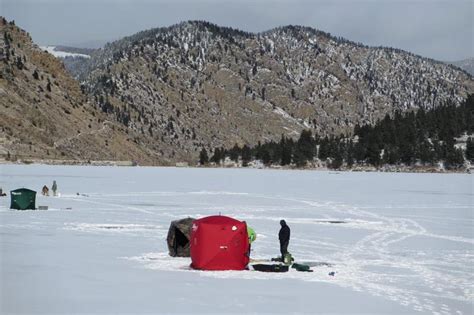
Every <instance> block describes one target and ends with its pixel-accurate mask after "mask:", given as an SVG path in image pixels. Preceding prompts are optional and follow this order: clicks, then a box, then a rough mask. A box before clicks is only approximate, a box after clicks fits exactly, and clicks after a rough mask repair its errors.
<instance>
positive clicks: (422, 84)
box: [76, 22, 474, 160]
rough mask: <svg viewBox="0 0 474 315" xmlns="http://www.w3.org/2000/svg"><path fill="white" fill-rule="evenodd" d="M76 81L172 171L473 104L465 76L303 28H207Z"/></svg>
mask: <svg viewBox="0 0 474 315" xmlns="http://www.w3.org/2000/svg"><path fill="white" fill-rule="evenodd" d="M76 75H77V77H78V78H79V79H80V81H81V82H82V84H83V88H84V89H85V90H86V91H87V92H88V93H89V94H90V95H92V98H93V101H94V102H95V103H96V104H97V106H98V107H99V108H101V109H102V111H104V112H106V113H108V114H109V115H111V116H113V117H115V119H116V120H117V121H120V122H121V123H122V124H123V126H124V127H126V128H128V129H129V130H134V131H136V132H139V133H141V137H142V138H144V139H147V141H148V142H149V143H150V144H151V149H152V150H154V151H158V152H160V154H162V155H163V156H164V157H166V158H169V159H178V160H180V159H188V158H191V160H195V158H196V156H197V152H198V151H199V150H200V148H201V147H218V146H231V145H233V144H234V143H236V142H237V143H240V144H243V143H248V144H255V143H256V142H257V141H267V140H270V139H278V138H279V137H280V136H281V134H285V135H287V136H296V135H297V134H299V132H300V131H301V130H302V129H312V130H313V131H315V132H318V133H319V134H323V135H324V134H335V133H339V132H346V133H349V132H351V130H352V128H353V127H354V125H355V124H357V123H366V122H370V123H373V122H375V121H376V120H377V119H380V118H382V117H383V116H385V115H386V114H387V113H393V112H394V111H395V110H402V111H405V110H415V109H417V108H431V107H436V106H439V105H441V104H443V103H445V102H447V101H448V100H450V101H454V102H459V101H461V100H462V99H463V98H464V97H466V95H467V94H468V93H472V92H474V81H473V79H472V77H471V76H469V75H468V74H466V73H465V72H462V71H459V70H458V69H456V68H454V67H451V66H449V65H446V64H443V63H441V62H437V61H434V60H430V59H427V58H422V57H420V56H415V55H413V54H410V53H408V52H404V51H401V50H397V49H391V48H374V47H366V46H363V45H361V44H356V43H353V42H350V41H347V40H344V39H339V38H335V37H332V36H330V35H329V34H326V33H323V32H320V31H316V30H314V29H311V28H305V27H296V26H288V27H282V28H277V29H274V30H271V31H268V32H265V33H261V34H250V33H245V32H241V31H238V30H233V29H230V28H223V27H218V26H216V25H213V24H210V23H207V22H185V23H181V24H178V25H174V26H171V27H168V28H159V29H152V30H149V31H144V32H140V33H138V34H136V35H133V36H131V37H127V38H124V39H122V40H119V41H117V42H114V43H112V44H108V45H107V46H106V47H105V48H104V49H102V50H99V51H96V52H95V53H94V54H93V55H92V58H90V59H89V61H88V63H87V65H86V67H82V68H81V70H80V71H78V72H76ZM168 148H169V149H168Z"/></svg>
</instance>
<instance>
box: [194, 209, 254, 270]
mask: <svg viewBox="0 0 474 315" xmlns="http://www.w3.org/2000/svg"><path fill="white" fill-rule="evenodd" d="M191 261H192V263H191V267H192V268H194V269H201V270H243V269H245V267H247V265H248V263H249V239H248V235H247V224H246V223H245V222H241V221H238V220H236V219H233V218H229V217H226V216H220V215H217V216H210V217H205V218H201V219H198V220H195V221H194V222H193V227H192V232H191Z"/></svg>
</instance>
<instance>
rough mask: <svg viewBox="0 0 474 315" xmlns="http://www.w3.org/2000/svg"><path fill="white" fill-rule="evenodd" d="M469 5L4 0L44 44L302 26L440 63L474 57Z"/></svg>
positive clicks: (392, 0) (457, 0) (361, 0)
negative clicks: (169, 31) (206, 24)
mask: <svg viewBox="0 0 474 315" xmlns="http://www.w3.org/2000/svg"><path fill="white" fill-rule="evenodd" d="M473 3H474V1H472V0H417V1H407V0H332V1H330V0H314V1H311V0H293V1H290V0H174V1H173V0H0V15H2V16H5V17H6V18H7V19H8V20H12V19H14V20H15V21H16V24H17V25H19V26H20V27H22V28H24V29H26V30H27V31H28V32H30V33H31V34H32V36H33V39H34V40H35V41H36V42H37V43H39V44H41V45H57V44H68V45H76V46H84V45H86V46H91V45H97V44H98V43H105V42H107V41H112V40H115V39H119V38H121V37H123V36H126V35H131V34H134V33H136V32H138V31H141V30H144V29H149V28H153V27H160V26H169V25H172V24H176V23H178V22H181V21H185V20H196V19H199V20H206V21H210V22H213V23H216V24H218V25H222V26H230V27H234V28H238V29H242V30H245V31H251V32H260V31H265V30H269V29H271V28H274V27H277V26H282V25H288V24H293V25H305V26H310V27H314V28H316V29H320V30H323V31H326V32H330V33H331V34H333V35H335V36H342V37H345V38H347V39H349V40H353V41H356V42H361V43H364V44H367V45H373V46H379V45H383V46H390V47H396V48H401V49H404V50H408V51H411V52H413V53H416V54H420V55H423V56H427V57H431V58H435V59H439V60H460V59H464V58H468V57H473V56H474V43H473V41H474V31H473V29H474V26H473V17H474V13H473V12H474V9H473V8H474V4H473Z"/></svg>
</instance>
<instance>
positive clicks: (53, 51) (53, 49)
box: [40, 46, 91, 58]
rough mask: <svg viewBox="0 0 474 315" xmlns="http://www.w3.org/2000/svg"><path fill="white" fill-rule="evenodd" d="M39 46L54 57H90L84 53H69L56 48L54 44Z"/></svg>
mask: <svg viewBox="0 0 474 315" xmlns="http://www.w3.org/2000/svg"><path fill="white" fill-rule="evenodd" d="M40 48H41V49H43V50H46V51H47V52H49V53H50V54H51V55H53V56H54V57H56V58H66V57H81V58H90V57H91V56H89V55H86V54H78V53H70V52H66V51H60V50H56V46H41V47H40Z"/></svg>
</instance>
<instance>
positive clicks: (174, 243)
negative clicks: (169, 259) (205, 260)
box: [166, 218, 195, 257]
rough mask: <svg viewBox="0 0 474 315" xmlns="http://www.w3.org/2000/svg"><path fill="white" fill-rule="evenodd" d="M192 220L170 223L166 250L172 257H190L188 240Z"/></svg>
mask: <svg viewBox="0 0 474 315" xmlns="http://www.w3.org/2000/svg"><path fill="white" fill-rule="evenodd" d="M194 220H195V219H194V218H186V219H181V220H176V221H172V222H171V224H170V228H169V230H168V237H167V239H166V241H167V243H168V250H169V254H170V256H173V257H190V253H189V239H190V238H191V229H192V226H193V221H194Z"/></svg>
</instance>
